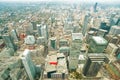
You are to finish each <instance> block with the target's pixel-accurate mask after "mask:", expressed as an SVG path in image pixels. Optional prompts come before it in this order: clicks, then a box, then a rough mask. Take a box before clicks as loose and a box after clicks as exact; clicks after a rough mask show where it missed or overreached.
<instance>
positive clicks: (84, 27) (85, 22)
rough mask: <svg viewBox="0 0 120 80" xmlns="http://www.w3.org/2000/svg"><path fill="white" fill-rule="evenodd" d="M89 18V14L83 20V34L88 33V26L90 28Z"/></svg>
mask: <svg viewBox="0 0 120 80" xmlns="http://www.w3.org/2000/svg"><path fill="white" fill-rule="evenodd" d="M88 18H89V16H88V15H85V18H84V22H83V27H82V34H83V36H85V34H86V32H87V28H88Z"/></svg>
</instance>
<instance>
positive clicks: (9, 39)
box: [2, 34, 16, 50]
mask: <svg viewBox="0 0 120 80" xmlns="http://www.w3.org/2000/svg"><path fill="white" fill-rule="evenodd" d="M2 38H3V40H4V42H5V44H6V46H7V47H8V48H12V49H13V50H16V46H15V44H14V42H13V39H12V37H11V36H10V35H9V34H4V35H3V36H2Z"/></svg>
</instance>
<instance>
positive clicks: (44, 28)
mask: <svg viewBox="0 0 120 80" xmlns="http://www.w3.org/2000/svg"><path fill="white" fill-rule="evenodd" d="M41 35H42V36H43V37H44V38H45V40H46V41H47V40H48V27H47V25H43V26H42V27H41Z"/></svg>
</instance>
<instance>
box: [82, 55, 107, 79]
mask: <svg viewBox="0 0 120 80" xmlns="http://www.w3.org/2000/svg"><path fill="white" fill-rule="evenodd" d="M106 60H107V57H106V56H105V55H104V54H97V53H96V54H89V55H88V57H87V59H86V63H85V65H84V67H83V74H84V76H87V77H94V76H96V75H97V73H98V71H99V70H100V68H101V66H102V63H103V62H106Z"/></svg>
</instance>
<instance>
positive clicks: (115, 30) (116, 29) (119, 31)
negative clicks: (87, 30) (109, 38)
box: [109, 25, 120, 35]
mask: <svg viewBox="0 0 120 80" xmlns="http://www.w3.org/2000/svg"><path fill="white" fill-rule="evenodd" d="M109 34H111V35H117V34H120V26H116V25H115V26H112V27H111V29H110V32H109Z"/></svg>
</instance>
